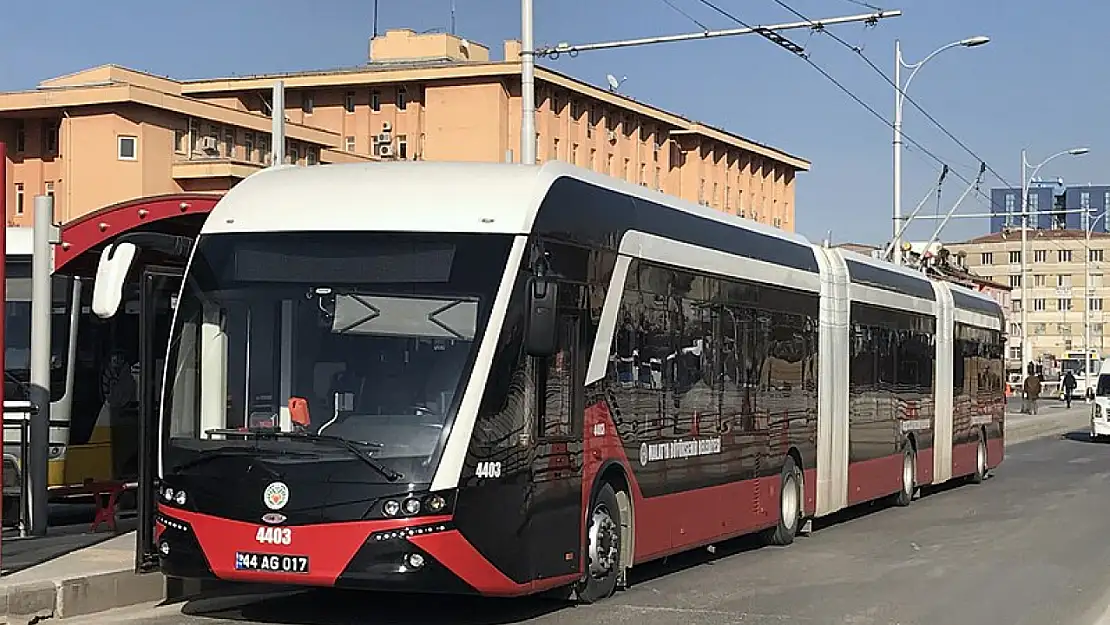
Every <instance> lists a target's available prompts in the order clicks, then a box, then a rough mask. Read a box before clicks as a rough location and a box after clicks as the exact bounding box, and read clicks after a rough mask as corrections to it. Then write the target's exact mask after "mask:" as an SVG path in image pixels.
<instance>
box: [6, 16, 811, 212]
mask: <svg viewBox="0 0 1110 625" xmlns="http://www.w3.org/2000/svg"><path fill="white" fill-rule="evenodd" d="M519 53H520V44H519V42H516V41H508V42H505V44H504V51H503V55H504V59H505V60H500V61H497V60H492V59H491V57H490V50H489V49H488V48H487V47H485V46H483V45H480V44H478V43H475V42H473V41H468V40H466V39H461V38H459V37H456V36H453V35H450V34H444V33H433V34H416V33H414V32H413V31H410V30H393V31H389V32H387V33H386V34H385V35H382V36H379V37H376V38H374V39H373V40H372V41H371V43H370V62H369V63H366V64H363V65H360V66H358V67H353V68H349V69H340V70H330V71H317V72H300V73H293V74H283V75H268V76H250V77H231V78H219V79H210V80H189V81H182V80H173V79H170V78H164V77H159V76H153V75H150V74H146V73H143V72H139V71H135V70H131V69H127V68H123V67H118V66H114V65H107V66H102V67H97V68H93V69H88V70H84V71H80V72H77V73H74V74H71V75H68V76H62V77H59V78H52V79H49V80H45V81H43V82H42V83H41V84H40V85H39V87H38V88H37V89H34V90H31V91H26V92H16V93H3V94H0V141H4V142H6V143H7V144H8V146H9V148H8V161H7V162H6V163H4V165H5V166H6V167H7V168H8V180H9V189H8V216H7V217H8V223H9V224H11V225H27V224H29V223H30V217H31V215H30V214H31V212H32V211H31V209H30V206H31V199H32V198H33V197H34V196H35V195H38V194H48V195H53V196H54V198H55V206H56V214H57V216H58V218H59V220H60V221H63V222H64V221H69V220H72V219H75V218H77V217H80V216H82V215H85V214H87V213H89V212H92V211H95V210H98V209H101V208H103V207H106V206H109V205H112V204H116V203H119V202H123V201H128V200H133V199H136V198H141V197H147V196H152V195H159V194H167V193H181V192H212V193H220V192H223V191H226V190H227V189H229V188H230V187H231V186H233V185H234V184H236V183H237V182H238V181H239V180H242V179H243V178H245V177H246V176H248V175H250V174H251V173H253V172H255V171H257V170H259V169H260V168H262V167H265V166H267V165H268V164H270V163H271V162H272V159H273V154H272V148H271V145H270V138H271V134H270V128H271V122H270V103H271V98H272V88H273V85H274V83H275V81H276V80H277V79H281V80H283V81H284V84H285V88H286V95H285V115H286V119H287V124H286V137H287V145H286V152H285V154H284V155H283V157H282V158H283V161H284V162H286V163H295V164H298V165H305V166H311V165H316V164H319V163H338V162H350V161H363V160H379V159H381V160H386V159H401V160H439V161H444V160H450V161H484V162H502V161H518V160H519V154H518V152H519V149H518V147H519V132H520V79H519V74H520V63H519ZM536 93H537V98H536V100H537V121H536V128H537V136H536V141H537V156H538V158H539V160H540V161H541V162H542V161H545V160H549V159H560V160H564V161H568V162H571V163H574V164H576V165H579V166H581V167H585V168H589V169H592V170H594V171H598V172H602V173H606V174H609V175H611V176H615V177H618V178H623V179H625V180H628V181H630V182H633V183H636V184H640V185H643V186H646V187H649V188H652V189H656V190H658V191H660V192H662V193H669V194H672V195H675V196H679V197H682V198H684V199H687V200H690V201H695V202H699V203H702V204H705V205H708V206H711V207H714V208H717V209H719V210H722V211H726V212H729V213H733V214H736V215H740V216H742V217H746V218H749V219H754V220H757V221H760V222H762V223H765V224H768V225H771V226H775V227H778V228H782V229H784V230H789V231H793V230H794V229H795V207H794V181H795V175H796V174H797V172H799V171H806V170H808V168H809V163H808V162H807V161H805V160H803V159H801V158H799V157H796V156H792V155H790V154H788V153H786V152H783V151H782V150H779V149H776V148H773V147H769V146H767V145H763V144H760V143H757V142H755V141H752V140H749V139H745V138H743V137H741V136H738V135H736V134H732V133H729V132H725V131H723V130H719V129H717V128H713V127H711V126H708V125H705V124H702V123H699V122H696V121H691V120H689V119H686V118H684V117H682V116H680V115H677V114H675V113H670V112H667V111H664V110H661V109H658V108H655V107H652V106H649V105H647V104H644V103H641V102H637V101H636V100H634V99H632V98H629V97H627V96H623V95H620V94H618V93H613V92H611V91H609V90H607V89H602V88H598V87H595V86H593V85H590V84H587V83H585V82H582V81H579V80H576V79H573V78H570V77H568V76H566V75H564V74H561V73H558V72H555V71H552V70H550V69H546V68H542V67H538V68H537V70H536Z"/></svg>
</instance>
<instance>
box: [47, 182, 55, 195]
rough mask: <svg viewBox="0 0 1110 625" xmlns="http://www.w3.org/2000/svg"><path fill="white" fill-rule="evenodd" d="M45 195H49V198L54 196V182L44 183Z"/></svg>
mask: <svg viewBox="0 0 1110 625" xmlns="http://www.w3.org/2000/svg"><path fill="white" fill-rule="evenodd" d="M46 197H49V198H53V197H54V183H53V182H48V183H46Z"/></svg>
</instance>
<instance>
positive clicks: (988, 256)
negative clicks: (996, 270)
mask: <svg viewBox="0 0 1110 625" xmlns="http://www.w3.org/2000/svg"><path fill="white" fill-rule="evenodd" d="M993 263H994V254H992V253H990V252H983V254H982V255H981V256H980V259H979V264H981V265H991V264H993Z"/></svg>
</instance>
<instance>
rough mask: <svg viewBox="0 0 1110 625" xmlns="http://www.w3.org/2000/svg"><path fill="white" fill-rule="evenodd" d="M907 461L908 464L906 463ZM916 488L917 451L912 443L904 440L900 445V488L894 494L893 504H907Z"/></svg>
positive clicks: (911, 499)
mask: <svg viewBox="0 0 1110 625" xmlns="http://www.w3.org/2000/svg"><path fill="white" fill-rule="evenodd" d="M907 463H908V464H907ZM916 490H917V453H915V452H914V450H913V445H910V443H909V441H906V443H904V444H903V445H902V490H899V491H898V494H897V495H895V496H894V504H895V505H897V506H908V505H910V502H912V501H913V494H914V492H915V491H916Z"/></svg>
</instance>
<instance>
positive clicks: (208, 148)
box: [200, 137, 219, 152]
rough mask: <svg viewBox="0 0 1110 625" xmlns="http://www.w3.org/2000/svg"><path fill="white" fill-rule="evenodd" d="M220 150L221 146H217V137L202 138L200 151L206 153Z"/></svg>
mask: <svg viewBox="0 0 1110 625" xmlns="http://www.w3.org/2000/svg"><path fill="white" fill-rule="evenodd" d="M218 148H219V146H218V145H217V142H216V137H201V138H200V149H202V150H204V151H205V152H215V151H216V150H217V149H218Z"/></svg>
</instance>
